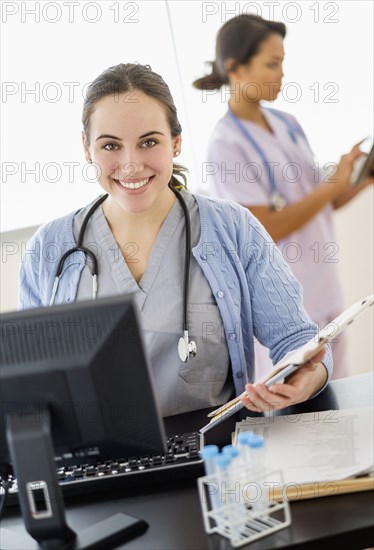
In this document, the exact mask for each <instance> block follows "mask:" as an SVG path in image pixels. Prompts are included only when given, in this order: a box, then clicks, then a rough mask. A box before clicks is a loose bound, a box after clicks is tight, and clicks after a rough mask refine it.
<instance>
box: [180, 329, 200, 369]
mask: <svg viewBox="0 0 374 550" xmlns="http://www.w3.org/2000/svg"><path fill="white" fill-rule="evenodd" d="M196 353H197V347H196V342H194V341H193V340H191V341H190V342H189V341H188V332H187V333H186V332H185V333H184V336H181V337H180V338H179V342H178V355H179V359H180V360H181V361H182V363H187V361H188V359H189V358H190V357H195V355H196Z"/></svg>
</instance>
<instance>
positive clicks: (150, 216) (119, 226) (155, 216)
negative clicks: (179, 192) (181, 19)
mask: <svg viewBox="0 0 374 550" xmlns="http://www.w3.org/2000/svg"><path fill="white" fill-rule="evenodd" d="M175 200H176V196H175V195H174V193H173V191H171V189H169V188H166V189H165V190H164V194H163V195H162V196H159V197H158V200H157V202H156V203H155V204H154V205H153V206H152V208H149V209H147V210H144V211H142V212H129V211H128V210H125V209H123V208H122V207H121V206H120V205H119V204H118V203H117V202H116V201H115V200H114V199H113V198H112V197H111V196H109V197H108V198H107V200H106V201H105V202H104V204H103V211H104V215H105V217H106V219H107V221H108V224H109V227H110V229H111V231H112V233H113V234H123V233H125V234H127V235H134V234H139V235H140V234H144V235H145V234H147V233H149V234H151V233H155V232H156V233H158V231H159V229H160V227H161V225H162V224H163V222H164V220H165V218H166V217H167V215H168V213H169V212H170V209H171V207H172V206H173V204H174V202H175Z"/></svg>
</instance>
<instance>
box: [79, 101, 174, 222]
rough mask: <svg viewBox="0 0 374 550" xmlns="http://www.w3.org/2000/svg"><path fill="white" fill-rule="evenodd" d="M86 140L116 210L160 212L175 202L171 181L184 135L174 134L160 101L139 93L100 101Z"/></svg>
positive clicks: (88, 155)
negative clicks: (174, 163)
mask: <svg viewBox="0 0 374 550" xmlns="http://www.w3.org/2000/svg"><path fill="white" fill-rule="evenodd" d="M88 138H89V145H88V144H87V143H86V141H85V139H84V137H83V145H84V148H85V153H86V158H87V160H92V162H94V163H95V164H96V165H97V166H98V168H99V169H98V172H99V182H100V185H101V186H102V187H103V189H104V190H105V191H106V192H107V193H109V195H110V197H109V198H108V199H107V201H106V202H108V201H109V203H110V208H111V209H112V211H116V213H118V214H121V211H122V215H123V214H124V213H125V212H127V213H140V212H145V211H149V210H151V211H152V210H155V212H157V210H160V211H162V209H163V208H164V207H165V205H166V204H168V203H169V202H170V200H171V197H173V198H174V194H173V192H172V191H171V190H170V188H169V187H168V183H169V181H170V179H171V176H172V172H173V157H174V156H175V154H176V153H177V152H179V151H180V144H181V137H180V136H177V137H174V138H173V137H172V136H171V130H170V126H169V123H168V119H167V115H166V110H165V107H164V106H163V105H162V104H161V103H160V102H158V101H157V100H156V99H154V98H153V97H150V96H148V95H146V94H144V93H142V92H140V91H135V92H131V93H124V94H120V95H108V96H106V97H104V98H102V99H100V100H99V101H98V102H97V103H96V104H95V106H94V109H93V112H92V114H91V116H90V124H89V136H88Z"/></svg>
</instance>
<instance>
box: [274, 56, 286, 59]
mask: <svg viewBox="0 0 374 550" xmlns="http://www.w3.org/2000/svg"><path fill="white" fill-rule="evenodd" d="M271 57H272V59H284V56H283V57H280V56H279V55H272V56H271Z"/></svg>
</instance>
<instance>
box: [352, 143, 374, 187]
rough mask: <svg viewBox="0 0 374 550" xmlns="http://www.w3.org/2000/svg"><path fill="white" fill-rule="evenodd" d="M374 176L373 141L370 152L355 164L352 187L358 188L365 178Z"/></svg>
mask: <svg viewBox="0 0 374 550" xmlns="http://www.w3.org/2000/svg"><path fill="white" fill-rule="evenodd" d="M364 141H365V140H364ZM371 141H372V140H371ZM373 175H374V143H373V141H372V145H371V149H370V151H369V152H368V153H366V154H365V155H364V156H362V157H359V158H358V159H357V160H356V162H355V164H354V167H353V171H352V175H351V185H352V187H356V186H357V185H358V184H359V183H360V181H361V180H362V179H363V178H365V177H367V176H373Z"/></svg>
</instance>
